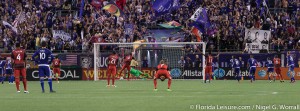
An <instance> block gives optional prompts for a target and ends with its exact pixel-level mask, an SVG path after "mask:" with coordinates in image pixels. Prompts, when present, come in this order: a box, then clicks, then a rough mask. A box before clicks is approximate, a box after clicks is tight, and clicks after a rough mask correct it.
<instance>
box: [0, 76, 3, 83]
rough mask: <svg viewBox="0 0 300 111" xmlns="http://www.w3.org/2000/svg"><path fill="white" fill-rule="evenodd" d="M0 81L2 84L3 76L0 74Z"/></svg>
mask: <svg viewBox="0 0 300 111" xmlns="http://www.w3.org/2000/svg"><path fill="white" fill-rule="evenodd" d="M0 82H1V83H2V84H3V77H2V76H1V77H0Z"/></svg>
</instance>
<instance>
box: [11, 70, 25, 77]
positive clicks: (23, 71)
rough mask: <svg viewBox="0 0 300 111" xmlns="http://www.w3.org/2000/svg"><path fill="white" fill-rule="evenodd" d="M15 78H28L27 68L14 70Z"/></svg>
mask: <svg viewBox="0 0 300 111" xmlns="http://www.w3.org/2000/svg"><path fill="white" fill-rule="evenodd" d="M14 76H15V77H16V78H19V77H20V76H22V77H23V78H26V68H14Z"/></svg>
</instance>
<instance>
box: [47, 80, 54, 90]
mask: <svg viewBox="0 0 300 111" xmlns="http://www.w3.org/2000/svg"><path fill="white" fill-rule="evenodd" d="M48 84H49V88H50V91H53V89H52V78H48Z"/></svg>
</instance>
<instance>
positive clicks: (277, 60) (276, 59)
mask: <svg viewBox="0 0 300 111" xmlns="http://www.w3.org/2000/svg"><path fill="white" fill-rule="evenodd" d="M273 62H274V65H275V67H280V59H279V58H274V59H273Z"/></svg>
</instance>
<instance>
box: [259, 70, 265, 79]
mask: <svg viewBox="0 0 300 111" xmlns="http://www.w3.org/2000/svg"><path fill="white" fill-rule="evenodd" d="M258 75H259V76H260V77H265V76H266V75H267V73H266V71H265V70H260V71H258Z"/></svg>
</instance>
